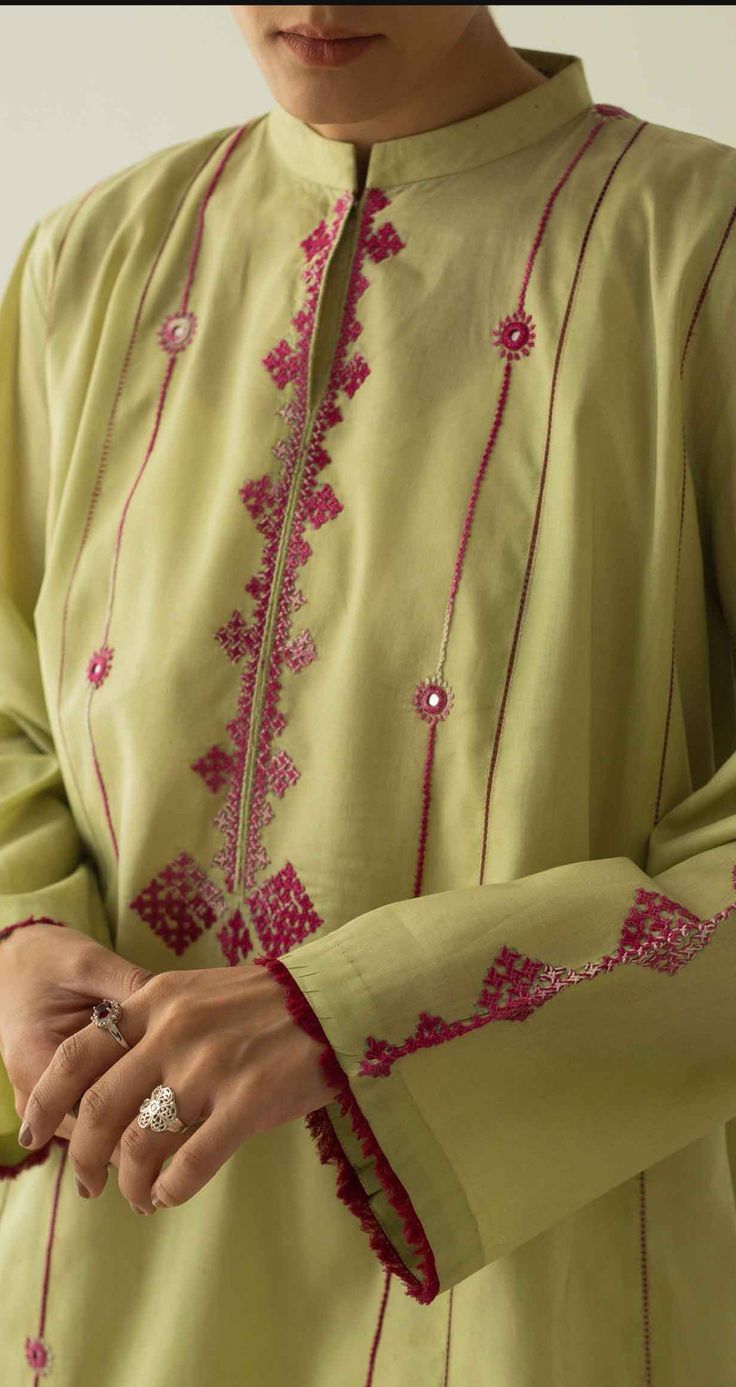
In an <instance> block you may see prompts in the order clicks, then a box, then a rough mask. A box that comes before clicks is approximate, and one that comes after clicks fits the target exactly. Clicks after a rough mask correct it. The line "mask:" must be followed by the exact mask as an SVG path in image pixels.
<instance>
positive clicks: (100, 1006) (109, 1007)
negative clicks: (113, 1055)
mask: <svg viewBox="0 0 736 1387" xmlns="http://www.w3.org/2000/svg"><path fill="white" fill-rule="evenodd" d="M122 1010H123V1008H122V1007H121V1005H120V1003H119V1002H112V1001H110V999H109V997H105V998H104V1000H103V1001H101V1002H98V1003H97V1005H96V1006H94V1007H93V1008H92V1020H93V1022H94V1024H95V1025H96V1026H99V1028H100V1030H101V1031H109V1033H110V1035H111V1036H112V1037H113V1040H117V1042H118V1045H122V1047H123V1049H124V1050H129V1049H130V1046H129V1044H128V1042H127V1040H126V1039H125V1037H124V1036H122V1035H121V1034H120V1031H119V1030H118V1021H119V1020H120V1016H121V1014H122Z"/></svg>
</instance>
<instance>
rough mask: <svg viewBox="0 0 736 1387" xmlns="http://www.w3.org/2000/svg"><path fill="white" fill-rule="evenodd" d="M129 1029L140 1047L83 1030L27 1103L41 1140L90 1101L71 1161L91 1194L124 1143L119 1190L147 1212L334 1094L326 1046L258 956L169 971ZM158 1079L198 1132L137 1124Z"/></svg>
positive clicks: (128, 1021) (126, 1012) (135, 1006)
mask: <svg viewBox="0 0 736 1387" xmlns="http://www.w3.org/2000/svg"><path fill="white" fill-rule="evenodd" d="M118 1026H119V1029H120V1032H121V1034H122V1035H123V1037H124V1038H125V1040H126V1041H127V1042H128V1044H129V1045H130V1047H131V1048H130V1050H128V1051H125V1050H123V1049H122V1047H121V1046H119V1045H118V1044H117V1042H116V1041H115V1040H114V1039H113V1037H112V1036H110V1035H108V1034H106V1032H105V1031H104V1030H100V1029H99V1028H98V1027H97V1026H95V1025H93V1024H90V1025H88V1026H86V1027H84V1028H83V1029H82V1030H79V1031H77V1032H76V1033H75V1034H73V1035H70V1036H68V1037H67V1039H65V1040H64V1041H63V1043H62V1044H61V1045H60V1046H59V1048H58V1049H57V1050H56V1053H55V1054H54V1056H53V1058H52V1059H51V1062H50V1064H49V1065H48V1067H47V1069H46V1071H45V1072H44V1073H43V1074H42V1075H41V1078H40V1079H39V1081H38V1083H37V1084H36V1085H35V1087H34V1089H33V1091H32V1092H31V1094H30V1096H29V1099H28V1103H27V1104H26V1111H25V1120H26V1122H27V1123H28V1124H29V1126H30V1127H31V1130H32V1132H33V1146H40V1145H42V1144H43V1143H44V1142H45V1141H48V1139H49V1137H50V1136H51V1134H52V1133H53V1132H54V1131H55V1130H56V1128H57V1126H58V1124H59V1122H60V1121H61V1120H62V1118H63V1115H64V1113H65V1112H67V1111H68V1110H69V1109H70V1108H71V1107H72V1105H73V1104H74V1103H76V1102H77V1101H78V1100H81V1101H80V1106H79V1116H78V1118H77V1122H76V1124H75V1127H74V1131H73V1133H72V1136H71V1139H70V1143H69V1157H70V1160H71V1161H72V1164H73V1166H74V1169H75V1171H76V1174H77V1179H78V1182H79V1184H81V1186H82V1187H83V1188H84V1189H85V1190H86V1192H87V1195H88V1196H89V1197H91V1198H95V1197H96V1196H97V1195H99V1194H100V1193H101V1192H102V1190H103V1189H104V1186H105V1182H106V1180H107V1164H108V1161H109V1160H110V1157H111V1153H112V1152H113V1150H114V1148H115V1146H116V1145H117V1143H118V1142H119V1143H120V1159H119V1163H118V1182H119V1185H120V1189H121V1191H122V1193H123V1194H124V1195H125V1197H126V1199H128V1201H129V1202H130V1204H131V1206H132V1207H133V1208H134V1209H135V1210H136V1212H139V1213H153V1212H154V1208H155V1207H158V1206H164V1207H167V1206H171V1205H177V1204H183V1203H184V1202H185V1201H186V1200H187V1199H190V1198H191V1197H192V1195H194V1194H196V1193H197V1192H198V1191H199V1190H201V1189H202V1187H203V1186H204V1185H206V1184H207V1182H208V1180H211V1179H212V1176H213V1175H215V1174H216V1172H217V1171H218V1170H219V1169H220V1166H222V1165H223V1164H224V1162H225V1161H226V1160H227V1159H228V1157H229V1156H231V1155H232V1154H233V1152H234V1151H236V1150H237V1148H238V1147H239V1146H240V1145H241V1144H242V1143H243V1142H244V1141H246V1139H247V1138H248V1137H250V1136H252V1135H253V1134H254V1133H255V1132H260V1131H264V1130H266V1129H268V1128H270V1127H276V1126H278V1125H280V1124H281V1123H283V1122H289V1121H290V1120H292V1119H293V1118H297V1117H304V1116H305V1115H306V1114H307V1113H309V1112H312V1111H314V1109H315V1108H320V1107H323V1106H324V1105H325V1104H326V1103H327V1102H329V1101H331V1100H332V1099H333V1098H334V1097H335V1090H334V1088H332V1087H331V1086H330V1085H329V1084H328V1082H327V1080H326V1078H325V1077H324V1075H323V1072H322V1069H321V1066H320V1063H319V1056H320V1051H321V1045H320V1042H319V1041H317V1040H315V1039H312V1037H311V1036H310V1035H308V1034H307V1033H306V1031H303V1030H302V1029H301V1027H299V1026H297V1025H295V1023H294V1022H293V1021H292V1019H291V1016H290V1015H289V1013H288V1011H287V1009H286V1005H285V998H284V993H283V990H282V988H281V985H280V984H279V983H278V982H277V981H276V980H275V979H274V978H273V977H272V976H271V974H270V973H269V972H268V971H267V970H266V969H265V968H259V967H256V966H255V965H254V964H253V963H252V962H251V963H250V964H241V965H239V966H238V967H237V968H229V967H222V968H202V969H191V970H177V971H175V972H170V973H159V974H157V975H156V976H154V977H153V978H152V979H151V980H150V981H149V982H147V983H146V985H145V986H144V987H143V988H141V989H140V990H139V991H137V992H135V993H134V994H133V995H131V996H130V997H129V999H128V1001H126V1002H125V1003H124V1005H123V1009H122V1015H121V1016H120V1018H119V1020H118ZM159 1084H167V1085H168V1086H169V1087H170V1088H171V1089H173V1091H174V1094H175V1096H176V1100H177V1105H178V1111H179V1117H180V1119H181V1121H182V1122H183V1123H184V1124H185V1126H187V1127H191V1126H192V1124H196V1125H194V1129H193V1130H191V1131H186V1132H183V1133H181V1134H179V1135H177V1134H175V1133H172V1132H156V1131H152V1130H151V1128H150V1127H148V1128H142V1127H140V1126H139V1125H138V1122H137V1116H138V1112H139V1109H140V1105H141V1103H143V1102H144V1101H145V1099H146V1098H148V1097H149V1096H150V1094H151V1093H152V1091H153V1089H154V1088H156V1087H157V1086H158V1085H159ZM169 1156H173V1159H172V1160H171V1162H170V1164H169V1165H168V1166H167V1168H166V1170H165V1171H164V1172H163V1173H161V1167H162V1165H163V1162H164V1161H165V1160H166V1159H167V1158H168V1157H169ZM81 1192H82V1191H81V1190H80V1193H81ZM154 1194H155V1195H156V1200H157V1204H156V1205H154V1203H153V1199H152V1195H154Z"/></svg>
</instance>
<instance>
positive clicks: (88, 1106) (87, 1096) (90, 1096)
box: [79, 1088, 107, 1127]
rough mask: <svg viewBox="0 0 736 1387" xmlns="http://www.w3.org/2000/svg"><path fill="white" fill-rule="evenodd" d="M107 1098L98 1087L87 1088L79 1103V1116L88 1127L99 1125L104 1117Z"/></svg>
mask: <svg viewBox="0 0 736 1387" xmlns="http://www.w3.org/2000/svg"><path fill="white" fill-rule="evenodd" d="M106 1112H107V1100H106V1097H105V1095H104V1093H103V1092H101V1090H100V1089H99V1088H88V1089H87V1091H86V1093H84V1094H83V1095H82V1098H81V1101H80V1103H79V1117H80V1118H81V1120H82V1121H83V1122H85V1123H87V1124H88V1125H89V1126H90V1127H99V1126H100V1125H101V1123H102V1122H103V1121H104V1119H105V1114H106Z"/></svg>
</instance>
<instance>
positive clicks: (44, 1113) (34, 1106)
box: [23, 1093, 48, 1127]
mask: <svg viewBox="0 0 736 1387" xmlns="http://www.w3.org/2000/svg"><path fill="white" fill-rule="evenodd" d="M47 1117H48V1106H47V1103H46V1099H45V1097H44V1095H43V1093H32V1094H31V1096H30V1098H29V1099H28V1102H27V1103H26V1110H25V1112H24V1114H23V1118H24V1120H25V1121H26V1122H27V1123H28V1125H29V1126H30V1127H39V1126H42V1125H43V1124H44V1123H45V1122H46V1118H47Z"/></svg>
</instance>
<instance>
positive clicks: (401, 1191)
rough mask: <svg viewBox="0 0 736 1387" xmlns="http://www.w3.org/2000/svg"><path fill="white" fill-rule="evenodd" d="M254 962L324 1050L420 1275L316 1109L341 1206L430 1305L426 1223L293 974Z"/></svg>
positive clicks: (322, 1152) (328, 1071)
mask: <svg viewBox="0 0 736 1387" xmlns="http://www.w3.org/2000/svg"><path fill="white" fill-rule="evenodd" d="M254 962H255V963H257V964H260V965H261V966H262V967H264V968H267V969H268V971H269V972H270V973H271V975H272V977H274V978H275V979H276V980H277V982H279V983H280V984H281V986H282V987H283V989H284V993H285V1000H286V1008H287V1011H288V1012H289V1015H290V1016H291V1018H292V1020H293V1021H294V1022H296V1024H297V1025H299V1026H301V1028H302V1030H304V1031H306V1032H307V1034H308V1035H310V1036H311V1037H312V1039H313V1040H317V1041H319V1042H320V1044H321V1045H322V1050H321V1052H320V1057H319V1060H320V1065H321V1068H322V1072H323V1074H324V1076H325V1079H326V1080H327V1082H328V1083H329V1084H330V1086H331V1087H332V1088H334V1090H335V1097H336V1102H337V1103H338V1105H339V1107H340V1111H341V1112H342V1114H343V1116H344V1117H347V1118H348V1120H349V1122H350V1125H351V1127H352V1130H353V1132H354V1134H355V1136H356V1137H357V1139H358V1142H359V1144H360V1148H361V1150H362V1152H363V1155H364V1156H365V1157H366V1158H367V1159H370V1160H371V1161H372V1162H373V1168H374V1170H375V1173H376V1176H377V1177H378V1179H379V1181H380V1183H381V1186H382V1188H383V1190H384V1193H385V1194H386V1197H387V1199H388V1200H389V1203H390V1204H391V1206H392V1208H393V1209H395V1211H396V1213H397V1214H398V1215H399V1218H400V1220H401V1225H402V1229H403V1233H404V1237H405V1239H406V1241H407V1244H409V1245H410V1246H411V1247H414V1248H416V1249H417V1262H418V1268H419V1273H420V1274H419V1275H418V1276H416V1275H415V1274H414V1273H413V1272H412V1271H411V1270H410V1269H409V1267H407V1265H406V1263H405V1262H404V1261H403V1260H402V1258H401V1256H400V1254H399V1253H398V1251H397V1249H396V1248H395V1247H394V1245H393V1243H392V1242H391V1241H390V1239H389V1237H388V1235H387V1234H386V1232H385V1231H384V1229H383V1228H382V1227H381V1224H380V1223H379V1221H378V1219H377V1218H376V1216H375V1214H374V1213H373V1210H372V1209H371V1207H370V1202H369V1199H368V1196H367V1194H366V1191H365V1189H364V1188H363V1185H362V1183H361V1181H360V1179H359V1177H358V1174H357V1172H356V1171H355V1169H354V1167H353V1165H352V1164H351V1162H350V1160H349V1159H348V1156H347V1155H346V1153H345V1150H344V1149H343V1147H342V1145H341V1143H340V1140H339V1138H338V1135H337V1132H336V1131H335V1128H334V1126H333V1124H332V1122H331V1121H330V1117H329V1113H328V1110H327V1108H326V1107H325V1108H318V1109H316V1110H315V1111H314V1112H311V1113H308V1114H307V1116H306V1118H305V1123H306V1126H307V1130H308V1131H309V1133H310V1136H311V1137H312V1139H313V1140H314V1143H315V1145H316V1148H317V1153H318V1155H319V1158H320V1161H321V1162H322V1164H323V1165H326V1164H328V1163H331V1164H333V1165H335V1166H336V1174H337V1195H338V1198H339V1199H341V1200H342V1202H343V1204H345V1206H346V1207H347V1208H348V1209H349V1210H350V1212H351V1213H352V1214H354V1215H355V1217H356V1218H357V1219H358V1222H359V1223H360V1225H361V1227H362V1229H363V1230H364V1232H365V1233H367V1235H368V1239H369V1242H370V1246H371V1248H372V1249H373V1251H374V1252H375V1253H376V1255H377V1257H378V1259H379V1261H380V1262H381V1264H382V1265H383V1266H384V1267H385V1268H386V1270H387V1271H388V1272H390V1273H392V1274H393V1275H395V1276H397V1277H398V1278H399V1279H400V1280H401V1281H403V1283H404V1286H405V1288H406V1292H407V1294H408V1295H409V1296H411V1297H412V1298H413V1299H414V1300H417V1301H419V1303H420V1304H422V1305H429V1304H430V1303H431V1301H433V1300H434V1299H435V1297H436V1295H437V1294H438V1292H439V1278H438V1275H437V1268H436V1265H435V1259H434V1253H433V1251H432V1248H431V1246H430V1243H429V1240H428V1238H427V1235H426V1233H425V1231H424V1228H423V1226H422V1223H421V1221H420V1219H419V1218H418V1216H417V1213H416V1210H415V1209H414V1206H413V1204H412V1202H411V1199H410V1198H409V1195H408V1193H407V1191H406V1189H405V1188H404V1186H403V1185H402V1183H401V1181H400V1180H399V1178H398V1176H397V1175H396V1173H395V1171H394V1170H393V1168H392V1166H391V1165H390V1163H389V1161H388V1160H387V1158H386V1155H385V1153H384V1152H383V1151H382V1149H381V1146H380V1144H379V1142H378V1141H377V1139H376V1136H375V1133H374V1132H373V1129H372V1127H371V1125H370V1123H369V1122H368V1121H367V1119H366V1117H365V1114H364V1113H363V1112H362V1110H361V1108H360V1107H359V1105H358V1102H357V1099H356V1098H355V1095H354V1094H353V1091H352V1089H351V1087H350V1081H349V1079H348V1076H347V1075H346V1073H345V1071H344V1070H343V1069H342V1067H341V1065H340V1063H339V1061H338V1059H337V1056H336V1055H335V1051H334V1049H333V1047H332V1045H331V1043H330V1041H329V1039H328V1037H327V1035H326V1033H325V1031H324V1028H323V1026H322V1024H321V1022H320V1020H319V1018H318V1017H317V1015H316V1013H315V1012H314V1010H313V1009H312V1007H311V1006H310V1004H309V1002H308V1000H307V998H306V997H305V995H304V993H303V992H302V990H301V988H300V987H299V985H298V983H296V982H295V981H294V979H293V977H292V976H291V973H290V972H289V969H288V968H287V967H286V966H285V964H283V963H282V962H281V960H280V959H277V958H267V957H259V958H256V959H255V960H254Z"/></svg>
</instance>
